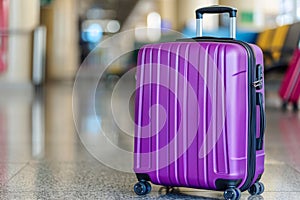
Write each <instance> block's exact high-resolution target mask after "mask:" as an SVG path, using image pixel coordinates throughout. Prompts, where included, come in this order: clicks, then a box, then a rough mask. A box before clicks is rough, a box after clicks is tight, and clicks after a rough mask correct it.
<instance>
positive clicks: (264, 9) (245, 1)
mask: <svg viewBox="0 0 300 200" xmlns="http://www.w3.org/2000/svg"><path fill="white" fill-rule="evenodd" d="M220 4H223V5H229V6H233V7H236V8H237V9H238V20H237V22H238V26H239V27H242V28H247V29H258V30H259V29H264V28H266V27H269V26H270V27H271V26H274V25H275V24H274V22H273V23H272V22H270V20H269V18H271V19H272V21H274V18H275V17H276V15H277V14H278V13H279V4H280V0H264V1H262V0H239V1H236V0H220ZM242 12H252V13H253V22H252V23H247V22H242V18H241V14H242Z"/></svg>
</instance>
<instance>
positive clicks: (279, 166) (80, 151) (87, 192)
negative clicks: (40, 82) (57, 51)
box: [0, 83, 300, 200]
mask: <svg viewBox="0 0 300 200" xmlns="http://www.w3.org/2000/svg"><path fill="white" fill-rule="evenodd" d="M129 84H130V83H129ZM97 88H98V89H97V92H96V97H97V98H96V99H98V98H99V101H98V100H97V102H96V103H95V110H96V112H95V113H96V114H97V116H99V117H98V118H97V120H94V119H93V117H89V115H88V114H87V113H88V112H86V110H89V108H88V106H89V104H90V102H89V101H84V96H85V95H87V98H86V99H88V94H85V92H88V90H86V89H84V88H81V89H82V90H81V91H82V94H81V98H79V99H75V100H74V99H73V98H72V95H73V83H52V84H48V85H47V86H46V87H45V88H44V89H43V90H38V91H36V92H35V90H34V89H30V88H20V87H14V88H5V87H1V88H0V90H1V96H0V199H22V200H23V199H222V193H221V192H212V191H204V190H195V189H188V188H178V189H177V188H176V189H175V190H173V191H172V192H166V190H165V189H164V188H161V187H160V186H154V187H153V191H152V192H151V193H150V194H149V195H147V196H145V197H137V196H136V195H135V193H134V192H133V185H134V184H135V182H136V178H135V175H134V174H132V173H129V172H127V171H126V169H127V168H129V167H130V166H125V165H126V163H121V165H120V163H119V165H118V162H115V163H113V162H112V160H115V161H118V157H117V156H116V155H111V154H110V153H111V152H104V153H105V154H107V156H108V157H109V158H110V159H107V158H103V159H104V160H105V159H107V160H105V161H104V162H100V161H99V160H101V156H103V155H101V153H100V154H98V153H97V152H99V151H97V149H98V150H99V149H100V150H101V148H102V147H103V146H102V145H94V146H93V145H90V146H89V145H87V143H86V142H87V141H88V139H87V140H86V141H85V139H86V138H85V136H88V135H89V134H90V135H93V133H94V132H97V131H99V130H98V129H97V126H96V125H95V124H97V123H99V122H100V124H101V127H100V129H101V130H106V132H108V133H112V134H111V135H108V136H107V137H106V138H108V139H110V141H112V143H113V144H117V146H119V147H121V148H122V149H124V150H126V151H127V152H130V151H132V137H130V135H121V134H119V135H114V134H115V133H116V132H120V130H118V129H117V128H116V127H114V126H115V125H113V123H112V120H111V116H110V114H108V112H107V109H109V108H108V104H105V102H106V101H107V100H105V99H107V98H108V97H110V95H111V93H110V92H108V91H109V90H110V89H111V87H110V86H109V85H106V86H103V88H100V87H97ZM120 101H122V98H120ZM119 104H120V105H121V106H122V104H123V103H122V102H119ZM72 105H73V106H74V105H75V107H76V106H77V105H80V106H79V107H80V108H79V109H75V110H76V111H74V109H73V108H72ZM91 109H92V108H91ZM73 111H74V112H76V113H75V114H74V112H73ZM120 115H122V114H121V113H120ZM74 118H78V119H75V123H74ZM123 118H124V117H123ZM125 119H126V118H125ZM76 120H77V121H76ZM78 120H79V121H78ZM80 121H84V122H85V123H84V124H80ZM119 123H126V122H122V121H120V122H119ZM129 131H130V128H129ZM78 132H80V133H79V134H78ZM80 138H81V140H80ZM91 138H92V140H98V139H101V138H96V139H95V138H94V136H91ZM84 141H85V142H84ZM96 142H99V144H101V142H103V141H96ZM103 145H104V144H103ZM299 152H300V112H299V113H293V112H291V111H288V112H282V111H281V110H280V101H279V99H278V98H277V96H276V93H275V90H274V91H272V90H271V91H270V92H267V131H266V155H267V157H266V168H265V174H264V176H263V178H262V181H263V182H264V184H265V188H266V189H265V192H264V194H263V195H262V196H254V197H249V195H248V194H247V193H246V192H245V193H243V196H242V199H253V200H254V199H267V200H269V199H284V200H293V199H300V156H299ZM115 154H116V152H115ZM128 162H131V161H130V160H129V161H128ZM103 163H104V164H103ZM122 164H123V165H124V170H123V172H122V171H117V170H115V169H118V167H120V166H122ZM108 166H112V168H115V169H112V168H111V167H108ZM124 171H125V172H124Z"/></svg>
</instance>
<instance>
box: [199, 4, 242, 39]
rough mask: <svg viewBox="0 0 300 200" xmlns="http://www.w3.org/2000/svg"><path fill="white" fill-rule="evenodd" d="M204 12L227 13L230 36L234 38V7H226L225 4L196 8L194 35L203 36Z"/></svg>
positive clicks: (235, 11)
mask: <svg viewBox="0 0 300 200" xmlns="http://www.w3.org/2000/svg"><path fill="white" fill-rule="evenodd" d="M205 13H209V14H220V13H229V17H230V27H229V28H230V37H231V38H233V39H235V38H236V13H237V10H236V8H231V7H226V6H210V7H204V8H200V9H198V10H196V35H197V37H202V36H203V15H204V14H205Z"/></svg>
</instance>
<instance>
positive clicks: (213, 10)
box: [196, 5, 237, 19]
mask: <svg viewBox="0 0 300 200" xmlns="http://www.w3.org/2000/svg"><path fill="white" fill-rule="evenodd" d="M205 13H209V14H218V13H219V14H221V13H229V17H236V13H237V9H236V8H232V7H228V6H217V5H215V6H209V7H204V8H199V9H198V10H196V18H197V19H202V18H203V14H205Z"/></svg>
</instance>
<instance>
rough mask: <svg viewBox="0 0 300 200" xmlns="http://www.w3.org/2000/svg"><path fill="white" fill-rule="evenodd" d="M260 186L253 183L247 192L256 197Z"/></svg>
mask: <svg viewBox="0 0 300 200" xmlns="http://www.w3.org/2000/svg"><path fill="white" fill-rule="evenodd" d="M260 190H261V186H260V184H259V183H254V184H253V185H252V186H251V187H250V188H249V189H248V192H249V194H251V195H258V194H259V193H260Z"/></svg>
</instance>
